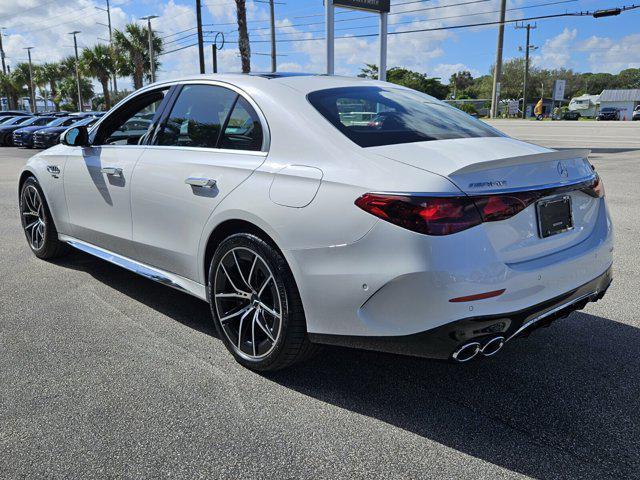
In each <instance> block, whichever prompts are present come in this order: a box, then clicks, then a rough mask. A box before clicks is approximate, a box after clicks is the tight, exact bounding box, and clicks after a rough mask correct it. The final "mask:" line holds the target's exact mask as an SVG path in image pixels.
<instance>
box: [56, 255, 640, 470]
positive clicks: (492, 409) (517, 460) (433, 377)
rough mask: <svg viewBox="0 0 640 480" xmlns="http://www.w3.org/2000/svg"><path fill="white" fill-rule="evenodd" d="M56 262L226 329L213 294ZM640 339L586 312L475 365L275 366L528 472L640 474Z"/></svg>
mask: <svg viewBox="0 0 640 480" xmlns="http://www.w3.org/2000/svg"><path fill="white" fill-rule="evenodd" d="M56 263H58V264H59V265H61V266H64V267H68V268H74V269H77V270H81V271H84V272H87V273H89V274H90V275H92V276H93V277H94V278H96V279H97V280H98V281H100V282H103V283H105V284H107V285H109V286H110V287H112V288H114V289H116V290H118V291H120V292H122V293H124V294H126V295H128V296H130V297H131V298H133V299H135V300H137V301H140V302H141V303H143V304H145V305H147V306H149V307H151V308H153V309H155V310H156V311H158V312H161V313H163V314H164V315H167V316H169V317H171V318H173V319H175V320H177V321H178V322H180V323H182V324H184V325H186V326H188V327H190V328H193V329H196V330H197V331H200V332H203V333H205V334H209V335H215V329H214V327H213V325H212V322H211V319H210V316H209V309H208V305H207V304H206V303H204V302H201V301H198V300H196V299H194V298H193V297H191V296H189V295H187V294H184V293H181V292H178V291H174V290H172V289H169V288H167V287H165V286H162V285H159V284H156V283H154V282H152V281H150V280H146V279H143V278H141V277H139V276H137V275H135V274H133V273H131V272H128V271H126V270H123V269H121V268H119V267H116V266H114V265H111V264H109V263H107V262H103V261H101V260H98V259H94V258H93V257H91V256H89V255H87V254H84V253H82V252H74V253H72V254H71V255H69V256H67V257H64V258H63V259H60V260H58V261H57V262H56ZM605 301H606V297H605ZM639 345H640V330H639V329H636V328H634V327H632V326H629V325H626V324H622V323H618V322H616V321H613V320H610V319H607V318H603V317H598V316H594V315H590V314H586V313H581V312H578V313H573V314H572V315H571V316H570V317H569V318H567V319H564V320H560V321H558V322H556V323H554V324H553V325H551V327H549V328H544V329H540V330H538V331H535V332H534V333H533V334H532V335H531V336H530V337H528V338H523V339H518V340H516V341H513V342H511V343H509V344H507V346H505V348H504V349H503V351H501V352H500V353H499V354H498V355H496V356H495V357H492V358H482V359H480V360H478V361H475V360H474V361H473V362H470V363H467V364H464V365H454V364H450V363H445V362H438V361H432V360H427V359H421V358H412V357H403V356H398V355H390V354H383V353H377V352H366V351H358V350H351V349H346V348H339V347H325V348H324V349H323V351H322V353H321V354H320V355H318V356H317V357H314V358H313V359H311V360H309V361H307V362H305V363H302V364H299V365H297V366H294V367H292V368H289V369H286V370H282V371H279V372H274V373H270V374H265V375H264V377H265V378H266V379H268V380H269V381H272V382H275V383H277V384H278V385H281V386H283V387H286V388H288V389H292V390H294V391H297V392H299V393H301V394H303V395H306V396H308V397H311V398H314V399H316V400H318V401H321V402H324V403H327V404H330V405H333V406H336V407H339V408H342V409H346V410H349V411H352V412H354V413H357V414H359V415H364V416H367V417H371V418H374V419H377V420H379V421H381V422H385V423H387V424H390V425H393V426H395V427H397V428H401V429H403V430H406V431H408V432H411V433H413V434H415V435H419V436H420V437H423V438H425V439H429V440H431V441H434V442H437V443H440V444H442V445H445V446H447V447H449V448H452V449H455V450H458V451H459V452H462V453H464V454H466V455H470V456H473V457H476V458H478V459H481V460H483V461H486V462H490V463H492V464H495V465H498V466H501V467H503V468H506V469H509V470H511V471H513V472H518V473H521V474H524V475H529V476H532V477H538V478H550V477H557V478H578V477H580V478H606V477H610V478H630V477H636V478H637V476H638V472H640V355H639V353H640V352H639ZM400 448H402V446H401V445H397V444H392V443H390V444H389V449H400ZM426 448H428V447H426Z"/></svg>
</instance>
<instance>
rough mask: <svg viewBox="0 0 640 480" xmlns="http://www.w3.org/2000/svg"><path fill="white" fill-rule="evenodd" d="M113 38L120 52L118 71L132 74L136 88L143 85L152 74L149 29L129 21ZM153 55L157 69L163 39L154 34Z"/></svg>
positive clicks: (115, 32) (114, 33) (122, 73)
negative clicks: (145, 79)
mask: <svg viewBox="0 0 640 480" xmlns="http://www.w3.org/2000/svg"><path fill="white" fill-rule="evenodd" d="M113 40H114V44H115V48H116V51H117V52H119V55H118V58H117V60H116V63H117V69H118V73H120V74H121V75H131V77H132V79H133V86H134V88H135V89H138V88H141V87H142V82H143V80H144V78H145V77H146V78H147V79H148V78H150V76H151V62H150V57H149V37H148V30H147V29H146V28H145V27H141V26H140V25H138V24H135V23H129V24H127V25H126V26H125V28H124V31H121V30H115V31H114V32H113ZM152 42H153V54H154V55H153V57H154V63H155V67H156V69H157V68H158V66H159V65H160V64H159V62H158V60H157V57H158V56H159V55H160V54H161V53H162V49H163V42H162V39H161V38H160V37H158V36H156V34H155V33H153V34H152Z"/></svg>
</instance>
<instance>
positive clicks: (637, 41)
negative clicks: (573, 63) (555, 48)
mask: <svg viewBox="0 0 640 480" xmlns="http://www.w3.org/2000/svg"><path fill="white" fill-rule="evenodd" d="M578 49H579V50H580V51H582V52H585V53H586V54H587V59H588V64H589V69H590V70H591V71H593V72H609V73H618V72H619V71H620V70H624V69H626V68H640V34H638V33H634V34H631V35H627V36H625V37H622V38H621V39H620V40H612V39H611V38H608V37H596V36H593V37H590V38H588V39H587V40H585V41H583V42H581V43H580V44H579V45H578ZM582 70H585V68H583V69H582Z"/></svg>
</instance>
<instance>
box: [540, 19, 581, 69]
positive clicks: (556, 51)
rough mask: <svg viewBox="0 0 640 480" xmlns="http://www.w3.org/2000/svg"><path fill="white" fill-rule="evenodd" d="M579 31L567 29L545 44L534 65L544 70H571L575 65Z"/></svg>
mask: <svg viewBox="0 0 640 480" xmlns="http://www.w3.org/2000/svg"><path fill="white" fill-rule="evenodd" d="M577 36H578V30H577V29H575V28H574V29H571V30H570V29H568V28H566V27H565V29H564V30H563V31H562V33H560V34H558V35H556V36H555V37H553V38H550V39H548V40H546V41H545V42H544V45H543V46H542V48H541V49H540V53H539V54H538V55H534V56H533V58H532V60H533V64H534V65H536V66H538V67H542V68H562V67H564V68H571V67H573V65H574V62H573V52H574V51H575V40H576V37H577Z"/></svg>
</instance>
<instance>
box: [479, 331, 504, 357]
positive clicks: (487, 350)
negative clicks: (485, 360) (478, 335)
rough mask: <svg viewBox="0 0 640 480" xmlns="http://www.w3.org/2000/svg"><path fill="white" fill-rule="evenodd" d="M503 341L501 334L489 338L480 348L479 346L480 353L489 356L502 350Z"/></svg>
mask: <svg viewBox="0 0 640 480" xmlns="http://www.w3.org/2000/svg"><path fill="white" fill-rule="evenodd" d="M505 341H506V340H505V338H504V337H502V336H499V337H493V338H492V339H491V340H489V341H488V342H487V343H485V344H484V345H483V346H482V348H480V353H482V355H484V356H485V357H491V356H493V355H495V354H496V353H498V352H499V351H500V350H502V347H504V343H505Z"/></svg>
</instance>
